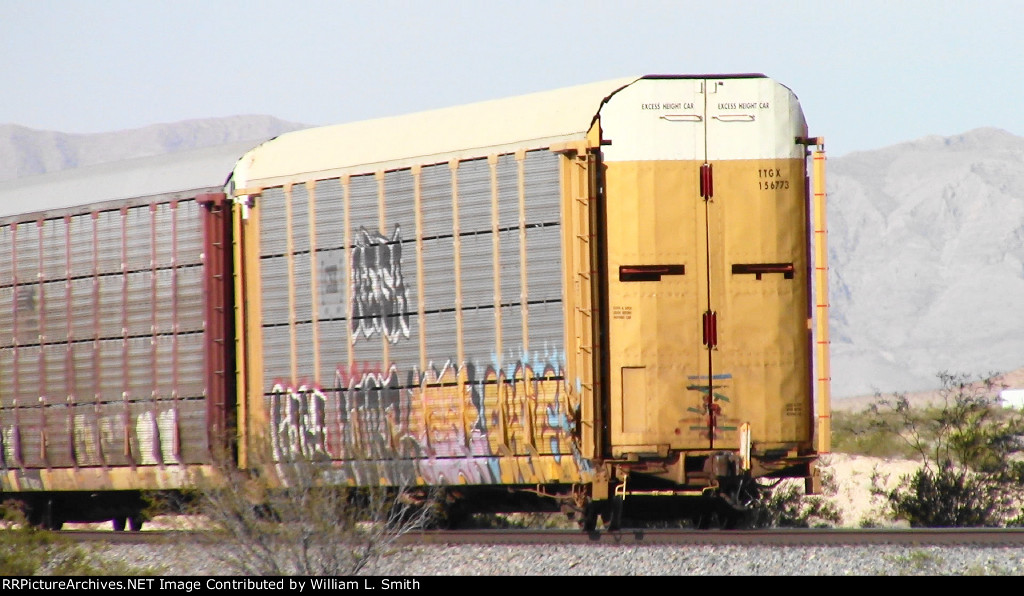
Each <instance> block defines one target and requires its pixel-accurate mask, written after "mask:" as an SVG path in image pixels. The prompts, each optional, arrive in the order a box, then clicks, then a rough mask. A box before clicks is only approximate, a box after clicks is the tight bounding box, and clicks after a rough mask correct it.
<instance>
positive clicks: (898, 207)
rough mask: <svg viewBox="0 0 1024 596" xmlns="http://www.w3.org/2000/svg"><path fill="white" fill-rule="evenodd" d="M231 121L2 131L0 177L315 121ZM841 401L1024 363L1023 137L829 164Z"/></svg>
mask: <svg viewBox="0 0 1024 596" xmlns="http://www.w3.org/2000/svg"><path fill="white" fill-rule="evenodd" d="M306 127H307V125H304V124H298V123H293V122H286V121H283V120H279V119H276V118H273V117H270V116H233V117H227V118H210V119H201V120H188V121H183V122H177V123H169V124H158V125H153V126H149V127H145V128H140V129H134V130H126V131H119V132H110V133H97V134H69V133H61V132H50V131H39V130H33V129H30V128H26V127H23V126H17V125H13V124H5V125H0V181H3V180H10V179H14V178H19V177H23V176H30V175H35V174H43V173H46V172H52V171H57V170H61V169H66V168H73V167H80V166H87V165H91V164H96V163H101V162H109V161H117V160H122V159H129V158H134V157H143V156H148V155H157V154H161V153H168V152H174V151H183V150H188V149H195V148H200V147H209V146H214V145H220V144H227V143H233V142H236V141H245V140H253V141H254V142H256V141H260V140H265V139H268V138H271V137H274V136H276V135H279V134H282V133H284V132H288V131H291V130H297V129H300V128H306ZM827 163H828V174H827V184H826V189H827V192H828V209H827V215H828V226H829V235H828V240H829V269H830V284H829V292H830V304H831V310H830V323H831V342H832V375H831V376H832V382H833V390H832V391H833V396H834V397H835V398H837V399H842V398H844V397H855V396H863V395H870V394H872V393H874V392H882V393H889V392H902V391H922V390H929V389H933V388H935V387H937V385H938V377H937V375H938V373H940V372H950V373H962V374H968V375H974V376H980V375H984V374H987V373H990V372H992V373H996V372H1006V371H1011V370H1014V369H1019V368H1021V367H1024V138H1022V137H1018V136H1015V135H1013V134H1011V133H1009V132H1006V131H1003V130H999V129H994V128H981V129H976V130H972V131H968V132H965V133H964V134H961V135H957V136H952V137H939V136H930V137H925V138H921V139H917V140H913V141H909V142H905V143H901V144H898V145H893V146H889V147H883V148H880V149H877V150H873V151H861V152H856V153H851V154H848V155H844V156H841V157H836V158H829V159H828V162H827Z"/></svg>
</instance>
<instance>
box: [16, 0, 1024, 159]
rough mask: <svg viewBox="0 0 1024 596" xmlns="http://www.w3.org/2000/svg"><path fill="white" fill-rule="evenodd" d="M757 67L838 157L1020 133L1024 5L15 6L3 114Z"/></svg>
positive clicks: (45, 117) (423, 100)
mask: <svg viewBox="0 0 1024 596" xmlns="http://www.w3.org/2000/svg"><path fill="white" fill-rule="evenodd" d="M746 72H757V73H763V74H766V75H768V76H770V77H772V78H775V79H777V80H778V81H780V82H781V83H783V84H785V85H787V86H789V87H790V88H792V89H793V90H794V91H795V92H796V94H797V95H798V96H799V97H800V100H801V103H802V105H803V108H804V112H805V115H806V117H807V121H808V125H809V127H810V133H811V134H812V135H815V136H824V137H825V138H826V144H827V148H828V149H829V151H830V154H831V155H833V156H836V155H842V154H845V153H848V152H850V151H857V150H863V149H875V148H878V147H883V146H886V145H891V144H894V143H899V142H902V141H907V140H912V139H916V138H919V137H923V136H927V135H933V134H937V135H955V134H959V133H962V132H966V131H968V130H971V129H974V128H977V127H982V126H994V127H998V128H1002V129H1005V130H1008V131H1010V132H1012V133H1014V134H1017V135H1024V0H1015V1H1011V0H971V1H967V0H963V1H952V0H928V1H924V0H849V1H840V0H813V1H802V0H801V1H786V0H773V1H767V0H766V1H751V0H725V1H703V2H692V1H689V0H675V1H669V0H630V1H625V0H623V1H596V0H592V1H583V0H518V1H515V2H504V1H501V0H487V1H481V0H422V1H419V2H414V1H407V2H400V1H393V0H392V1H388V0H375V1H371V0H365V1H358V2H357V1H346V0H334V1H312V0H290V1H276V0H264V1H259V0H248V1H244V0H238V1H236V0H199V1H190V0H184V1H183V0H177V1H158V0H134V1H121V0H91V1H85V0H0V123H11V124H20V125H23V126H28V127H30V128H35V129H40V130H54V131H61V132H75V133H87V132H106V131H114V130H122V129H128V128H137V127H142V126H147V125H150V124H156V123H162V122H175V121H179V120H187V119H193V118H209V117H215V116H231V115H238V114H268V115H271V116H276V117H278V118H281V119H284V120H290V121H293V122H300V123H305V124H335V123H341V122H349V121H353V120H361V119H366V118H374V117H380V116H390V115H395V114H401V113H407V112H414V111H418V110H423V109H431V108H438V107H444V106H449V105H457V104H463V103H469V102H473V101H478V100H485V99H494V98H498V97H504V96H510V95H520V94H523V93H530V92H534V91H542V90H547V89H554V88H558V87H565V86H569V85H575V84H580V83H588V82H592V81H600V80H604V79H611V78H617V77H622V76H631V75H643V74H655V73H656V74H703V73H746Z"/></svg>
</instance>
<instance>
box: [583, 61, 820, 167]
mask: <svg viewBox="0 0 1024 596" xmlns="http://www.w3.org/2000/svg"><path fill="white" fill-rule="evenodd" d="M601 131H602V139H603V141H604V142H610V143H611V144H610V145H606V146H605V147H604V148H603V153H604V159H605V161H644V160H699V161H704V160H708V161H714V160H728V159H779V158H790V157H792V158H800V157H803V152H804V147H803V146H802V145H800V144H797V143H796V138H797V137H806V136H807V125H806V123H805V122H804V117H803V112H802V110H801V109H800V104H799V103H798V101H797V98H796V96H795V95H794V94H793V92H792V91H790V90H789V89H788V88H787V87H785V86H784V85H781V84H779V83H778V82H776V81H774V80H772V79H770V78H767V77H763V76H760V75H750V76H743V77H719V78H716V77H708V78H707V79H704V78H668V77H659V78H647V79H641V80H639V81H637V82H635V83H634V84H632V85H630V86H629V87H627V88H625V89H623V90H622V91H620V92H619V93H616V94H615V95H614V96H613V97H612V98H611V99H610V100H609V101H608V103H607V105H605V106H604V107H603V108H602V110H601Z"/></svg>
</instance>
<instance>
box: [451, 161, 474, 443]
mask: <svg viewBox="0 0 1024 596" xmlns="http://www.w3.org/2000/svg"><path fill="white" fill-rule="evenodd" d="M448 167H449V168H450V169H451V172H452V251H453V253H454V257H455V260H454V270H455V352H456V357H455V359H456V360H457V361H458V362H457V364H456V366H455V377H456V379H457V383H458V395H459V418H460V420H461V423H460V424H461V426H462V430H463V436H464V440H465V444H466V446H467V447H468V446H469V440H470V436H471V431H470V427H469V425H468V418H467V417H468V416H469V408H468V407H467V402H468V401H469V396H468V395H467V394H466V382H465V376H464V375H463V373H464V372H465V369H466V360H465V359H466V351H465V343H464V341H463V337H462V237H461V236H460V235H459V160H458V159H453V160H451V161H450V162H448Z"/></svg>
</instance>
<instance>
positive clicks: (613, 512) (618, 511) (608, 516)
mask: <svg viewBox="0 0 1024 596" xmlns="http://www.w3.org/2000/svg"><path fill="white" fill-rule="evenodd" d="M622 509H623V501H622V497H618V496H615V497H612V498H611V499H610V500H609V501H608V505H607V506H606V507H605V510H604V512H602V513H601V519H602V520H604V527H605V528H606V529H607V530H608V531H609V532H617V531H619V530H620V529H622Z"/></svg>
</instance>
